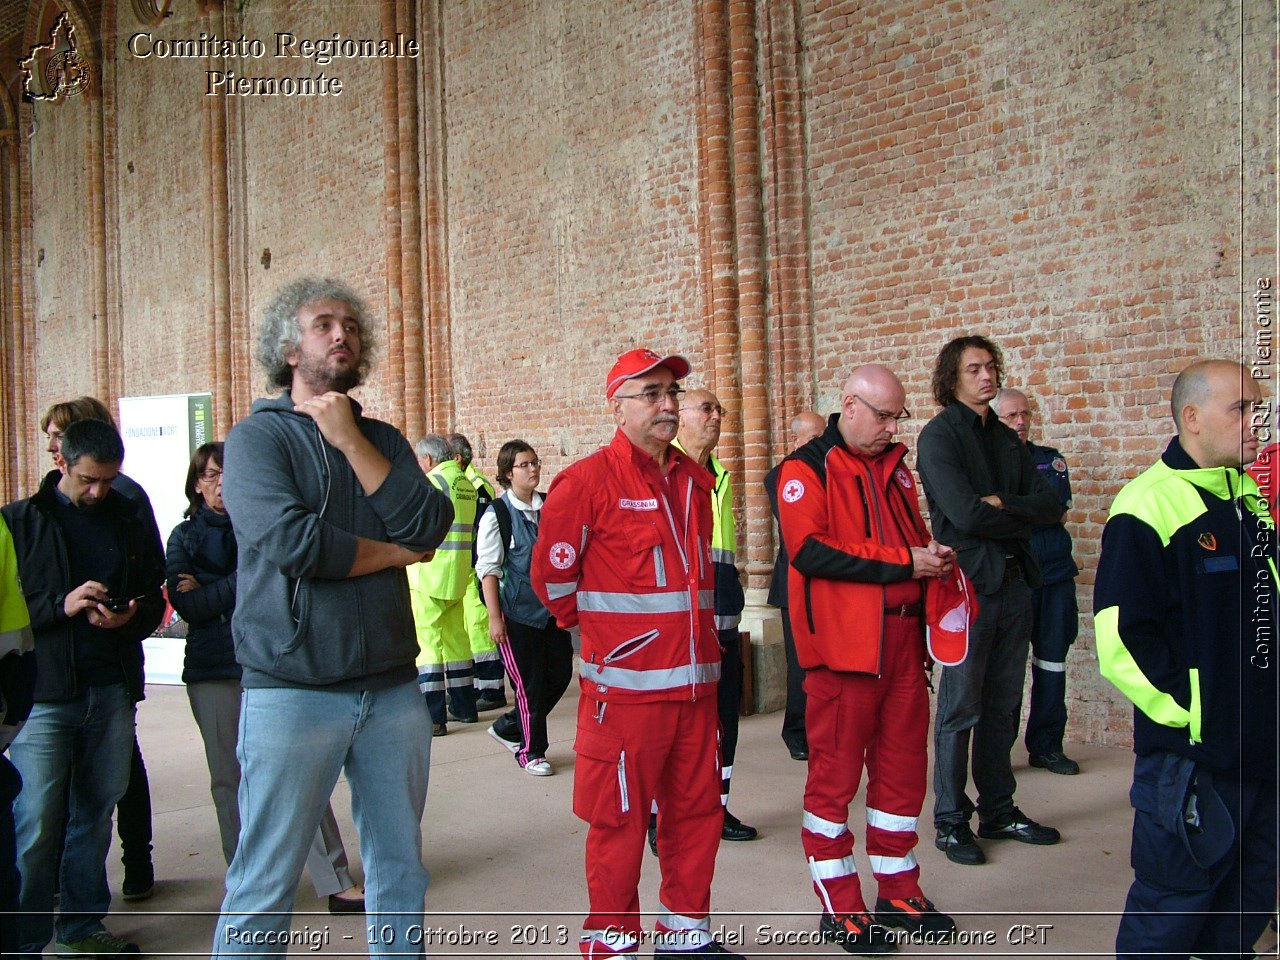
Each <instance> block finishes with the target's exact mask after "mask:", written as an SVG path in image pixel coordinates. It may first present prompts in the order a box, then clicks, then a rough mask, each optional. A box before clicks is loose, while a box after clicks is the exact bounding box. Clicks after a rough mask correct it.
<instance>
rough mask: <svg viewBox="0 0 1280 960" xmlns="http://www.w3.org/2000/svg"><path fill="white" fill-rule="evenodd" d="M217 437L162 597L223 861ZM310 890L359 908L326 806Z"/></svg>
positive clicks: (225, 592)
mask: <svg viewBox="0 0 1280 960" xmlns="http://www.w3.org/2000/svg"><path fill="white" fill-rule="evenodd" d="M222 450H223V445H222V444H221V443H206V444H204V445H202V446H200V447H198V448H197V449H196V452H195V454H194V455H193V456H192V458H191V466H190V467H189V468H188V469H187V485H186V494H187V503H188V506H187V511H186V514H185V517H186V519H185V520H183V521H182V522H181V523H180V524H178V525H177V526H176V527H174V529H173V533H171V534H170V535H169V546H168V549H167V550H166V551H165V580H166V585H167V588H168V594H169V602H170V603H171V604H172V605H173V609H174V610H176V611H177V612H178V615H179V616H180V617H182V619H183V620H185V621H186V622H187V648H186V656H185V658H184V660H183V664H182V682H183V683H185V684H186V685H187V699H188V700H189V701H190V702H191V713H192V715H193V716H194V717H195V720H196V725H197V726H198V727H199V728H200V737H201V739H203V740H204V754H205V760H206V761H207V763H208V765H209V791H210V793H211V794H212V795H213V806H214V809H215V810H217V813H218V830H219V832H220V833H221V835H222V856H223V857H224V858H225V859H226V861H227V863H228V865H229V864H230V863H231V858H232V857H234V856H235V852H236V843H237V840H238V839H239V836H240V807H239V804H238V802H237V800H236V792H237V791H238V790H239V787H240V764H239V762H238V761H237V760H236V738H237V730H238V728H239V725H240V665H239V664H238V663H236V655H235V650H234V648H233V645H232V641H231V613H232V611H233V610H234V609H235V605H236V538H235V533H234V532H233V530H232V528H231V518H230V517H229V516H227V508H226V506H225V505H224V504H223V502H222ZM307 870H308V872H309V873H310V874H311V882H312V883H313V884H314V885H315V888H316V895H317V896H319V897H327V898H328V906H329V912H330V913H359V912H363V910H364V899H363V891H362V890H361V889H360V888H359V887H358V886H357V885H356V884H355V883H354V882H353V881H352V879H351V874H350V872H349V871H348V869H347V853H346V850H344V849H343V846H342V835H341V834H340V833H339V832H338V822H337V820H336V819H335V818H334V816H333V808H332V807H330V808H329V809H327V810H326V811H325V814H324V817H323V818H322V819H321V821H320V829H319V830H318V831H317V832H316V837H315V840H314V841H313V842H312V844H311V849H310V851H309V852H308V854H307Z"/></svg>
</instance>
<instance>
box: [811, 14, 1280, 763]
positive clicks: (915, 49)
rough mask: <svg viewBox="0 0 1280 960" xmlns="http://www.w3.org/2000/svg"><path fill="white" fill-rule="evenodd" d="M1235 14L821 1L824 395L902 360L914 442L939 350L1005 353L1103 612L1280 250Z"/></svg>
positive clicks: (814, 178)
mask: <svg viewBox="0 0 1280 960" xmlns="http://www.w3.org/2000/svg"><path fill="white" fill-rule="evenodd" d="M1239 16H1240V9H1239V6H1238V5H1235V4H1225V3H1224V4H1162V3H1143V4H1133V3H1105V4H1087V5H1062V6H1059V7H1055V11H1054V14H1053V15H1052V16H1046V15H1044V10H1043V8H1042V7H1041V6H1039V5H1034V4H1018V3H1009V4H989V3H977V2H973V3H956V2H947V3H900V2H892V3H879V4H862V3H843V4H841V3H831V4H817V3H815V4H812V5H809V6H808V7H807V8H806V9H805V12H804V17H803V21H802V26H801V30H802V32H803V34H804V39H805V46H806V50H807V51H808V56H807V60H806V69H807V73H808V99H807V107H808V121H809V123H808V129H809V156H810V192H809V196H810V204H811V207H810V215H811V218H812V227H813V231H812V238H813V241H812V242H813V268H812V269H813V284H814V289H815V296H814V313H815V316H814V324H815V356H816V362H815V365H814V377H815V381H816V383H815V386H816V392H817V394H818V396H820V397H822V398H823V399H824V400H825V401H826V402H827V403H828V405H829V404H830V403H831V402H832V401H833V400H834V399H835V398H836V397H837V396H838V390H839V383H840V380H841V379H842V377H843V375H844V373H845V372H847V370H848V368H849V366H850V365H851V364H852V363H855V362H859V361H864V360H880V361H883V362H885V363H888V364H889V365H890V366H892V367H894V368H895V369H897V370H899V371H900V372H901V374H902V376H903V380H904V381H905V382H906V383H907V387H908V396H909V399H908V403H909V406H910V407H911V408H912V410H913V411H914V412H915V413H916V414H917V419H916V421H915V422H914V424H912V427H911V429H909V430H908V431H907V433H908V438H907V439H908V442H911V441H912V440H913V439H914V434H915V433H917V432H918V429H919V427H920V426H921V425H922V424H923V423H924V422H925V420H926V419H927V418H928V417H930V416H932V415H933V413H934V412H936V407H935V405H934V404H933V402H932V400H931V399H930V397H929V389H928V380H929V374H930V371H931V369H932V364H933V360H934V358H935V356H936V354H937V351H938V349H939V347H941V345H942V344H943V343H944V342H945V341H946V340H947V339H948V338H949V337H950V336H953V335H957V334H959V333H964V332H981V333H984V334H987V335H988V336H991V337H992V338H993V339H995V340H996V341H997V342H998V343H999V344H1000V345H1001V346H1002V347H1003V349H1004V352H1005V362H1006V374H1007V382H1008V383H1009V384H1010V385H1013V386H1018V387H1020V388H1022V389H1024V390H1026V391H1027V393H1028V394H1029V395H1031V396H1032V398H1033V402H1034V407H1035V413H1036V415H1037V423H1036V424H1035V426H1034V428H1033V430H1034V436H1035V438H1036V439H1038V440H1040V442H1043V443H1047V444H1050V445H1053V446H1057V447H1059V448H1060V449H1062V451H1063V452H1064V454H1065V455H1066V457H1067V459H1068V461H1069V463H1070V464H1071V467H1072V471H1073V476H1072V481H1073V488H1074V494H1075V502H1074V505H1073V509H1072V511H1071V512H1070V513H1069V514H1068V517H1067V522H1068V527H1069V529H1070V530H1071V532H1072V534H1073V536H1074V538H1075V543H1076V550H1077V560H1078V562H1079V564H1080V566H1081V568H1082V574H1081V576H1080V580H1079V583H1080V587H1081V589H1080V605H1081V609H1082V610H1083V611H1088V610H1090V609H1091V603H1092V600H1091V589H1090V587H1091V585H1092V582H1093V571H1094V568H1095V566H1096V562H1097V550H1098V541H1099V537H1100V534H1101V530H1102V525H1103V524H1104V523H1105V520H1106V511H1107V508H1108V506H1109V504H1110V501H1111V498H1112V497H1113V496H1114V495H1115V492H1116V491H1117V490H1118V489H1119V487H1120V486H1121V485H1122V484H1123V483H1124V481H1125V480H1127V479H1129V478H1131V477H1133V476H1134V475H1135V474H1136V473H1137V472H1139V471H1140V470H1141V469H1142V467H1144V466H1145V465H1147V464H1149V463H1150V462H1152V461H1153V460H1154V459H1155V458H1156V457H1157V456H1158V455H1159V452H1160V451H1161V450H1162V449H1163V447H1164V444H1165V443H1166V441H1167V438H1168V436H1169V435H1170V433H1171V432H1172V431H1171V425H1170V422H1169V419H1168V406H1167V401H1168V392H1169V386H1170V384H1171V382H1172V374H1173V373H1174V372H1176V371H1177V370H1178V369H1180V368H1181V367H1182V366H1184V365H1185V363H1186V361H1187V360H1188V359H1189V358H1192V357H1195V356H1198V355H1201V354H1213V355H1221V356H1231V355H1233V354H1238V352H1239V345H1238V341H1239V336H1240V326H1239V319H1238V316H1239V314H1238V307H1239V299H1238V296H1239V294H1238V291H1239V286H1240V282H1241V257H1242V254H1243V255H1245V256H1247V257H1251V258H1254V259H1256V258H1257V256H1258V254H1259V252H1260V251H1259V249H1258V248H1257V246H1256V245H1258V244H1262V245H1263V249H1262V251H1261V252H1263V253H1264V254H1265V245H1267V244H1269V243H1270V242H1271V238H1270V237H1269V236H1268V234H1267V232H1265V229H1264V230H1263V231H1257V230H1256V229H1255V232H1253V233H1252V234H1251V235H1249V236H1245V237H1242V235H1241V218H1240V214H1239V212H1238V207H1239V203H1240V156H1241V153H1240V150H1241V137H1242V131H1241V124H1240V112H1239V105H1238V97H1239V90H1240V76H1239V67H1238V65H1239V62H1240V54H1239V44H1240V33H1241V26H1240V20H1239ZM1258 25H1259V24H1257V23H1254V24H1251V25H1250V29H1251V30H1256V28H1257V26H1258ZM1249 44H1250V47H1251V49H1257V48H1259V47H1263V46H1264V38H1263V37H1262V36H1261V35H1258V34H1256V33H1255V34H1254V35H1253V36H1251V37H1250V39H1249ZM1230 65H1235V67H1234V69H1233V68H1231V66H1230ZM1263 128H1264V129H1265V127H1263ZM1264 209H1265V208H1264ZM1272 209H1274V207H1273V208H1272ZM1256 226H1257V222H1256V221H1255V227H1256ZM1242 243H1243V244H1244V247H1243V248H1242ZM1255 268H1257V265H1256V264H1255ZM1082 628H1083V629H1082V636H1081V640H1080V642H1079V643H1078V644H1077V646H1076V649H1075V651H1074V652H1073V654H1072V656H1071V658H1070V661H1069V671H1068V682H1069V685H1070V688H1071V692H1072V696H1073V698H1074V699H1075V701H1076V702H1075V703H1074V704H1073V707H1072V718H1073V731H1072V732H1073V734H1074V735H1076V736H1080V737H1084V738H1086V739H1090V740H1107V739H1110V738H1112V737H1113V736H1116V735H1118V736H1120V737H1121V738H1123V737H1124V736H1126V735H1127V732H1128V728H1129V708H1128V707H1127V705H1118V703H1117V699H1118V698H1117V697H1116V695H1115V693H1114V691H1113V690H1111V688H1110V687H1109V685H1107V684H1105V683H1103V682H1102V681H1101V680H1100V678H1099V677H1098V675H1097V669H1096V663H1095V660H1094V657H1093V654H1092V648H1093V638H1092V629H1091V625H1090V618H1089V617H1088V616H1087V615H1086V616H1083V617H1082Z"/></svg>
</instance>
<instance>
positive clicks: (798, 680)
mask: <svg viewBox="0 0 1280 960" xmlns="http://www.w3.org/2000/svg"><path fill="white" fill-rule="evenodd" d="M782 640H783V645H784V646H785V647H786V650H787V706H786V709H785V710H783V712H782V742H783V743H785V744H786V745H787V748H788V749H790V750H797V749H799V750H807V749H808V748H809V738H808V735H807V734H806V733H805V730H804V710H805V701H806V698H805V692H804V667H802V666H800V659H799V657H797V656H796V638H795V634H793V633H792V632H791V614H790V612H789V611H788V610H787V608H786V607H783V608H782Z"/></svg>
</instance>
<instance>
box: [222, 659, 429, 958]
mask: <svg viewBox="0 0 1280 960" xmlns="http://www.w3.org/2000/svg"><path fill="white" fill-rule="evenodd" d="M430 723H431V721H430V717H429V715H428V713H427V708H426V704H425V703H424V702H423V699H422V695H421V694H419V693H418V687H417V684H415V683H413V682H409V683H404V684H401V685H399V686H396V687H391V688H389V689H386V690H377V691H373V692H364V693H359V692H353V693H341V692H332V691H326V690H311V689H297V688H287V687H271V688H252V689H248V690H245V691H244V695H243V699H242V701H241V709H240V741H239V744H238V746H237V747H236V755H237V756H238V757H239V759H240V768H241V777H240V791H239V801H240V823H241V826H240V843H239V845H238V846H237V847H236V855H235V858H234V859H233V860H232V861H231V866H230V868H229V869H228V870H227V896H226V899H225V900H223V902H222V916H221V917H220V918H219V920H218V925H217V927H216V929H215V930H214V936H213V951H212V953H213V956H214V957H219V956H238V955H245V954H253V955H255V956H258V957H283V956H284V955H285V953H286V952H287V951H288V946H289V935H290V933H292V934H293V935H294V936H295V937H296V936H297V935H298V934H299V932H300V931H301V928H291V924H290V920H291V917H292V913H293V901H294V893H295V891H296V888H297V886H298V878H299V876H300V875H301V873H302V866H303V863H304V862H305V861H306V859H307V850H308V848H309V847H310V845H311V840H312V838H313V837H314V836H315V833H316V828H317V827H318V826H319V824H320V817H321V815H322V814H323V813H324V810H325V807H326V805H327V804H328V802H329V797H330V795H331V794H332V793H333V787H334V784H336V783H337V780H338V775H339V773H341V772H342V771H343V770H345V771H346V774H347V782H348V783H349V784H350V785H351V801H352V802H351V809H352V813H353V815H354V818H355V823H356V829H357V830H358V831H359V833H360V854H361V857H362V858H363V860H364V871H365V904H366V929H370V930H374V931H376V932H378V934H379V935H378V937H377V942H374V943H370V944H369V945H368V946H369V952H370V953H371V954H374V955H378V954H401V955H404V954H409V955H412V956H421V955H422V946H421V942H422V938H421V936H414V934H415V933H417V931H414V930H411V929H410V928H412V927H415V926H416V927H417V928H418V931H420V929H421V924H422V900H423V897H424V896H425V894H426V891H427V880H428V877H427V870H426V868H425V867H424V866H423V865H422V830H421V822H422V810H423V807H424V805H425V803H426V798H427V772H428V768H429V766H430V762H431V726H430ZM304 932H305V931H304ZM411 937H412V939H416V941H417V945H415V944H414V943H411V942H410V938H411Z"/></svg>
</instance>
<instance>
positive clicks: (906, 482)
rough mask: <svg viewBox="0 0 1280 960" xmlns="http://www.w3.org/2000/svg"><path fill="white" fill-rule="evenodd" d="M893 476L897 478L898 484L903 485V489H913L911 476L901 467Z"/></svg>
mask: <svg viewBox="0 0 1280 960" xmlns="http://www.w3.org/2000/svg"><path fill="white" fill-rule="evenodd" d="M893 475H894V477H895V478H897V481H898V483H900V484H902V488H903V489H904V490H910V489H911V474H909V473H907V471H905V470H903V469H902V468H901V467H899V468H898V469H897V470H895V471H893Z"/></svg>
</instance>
